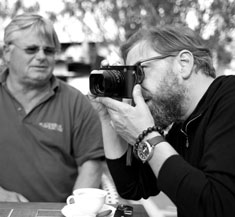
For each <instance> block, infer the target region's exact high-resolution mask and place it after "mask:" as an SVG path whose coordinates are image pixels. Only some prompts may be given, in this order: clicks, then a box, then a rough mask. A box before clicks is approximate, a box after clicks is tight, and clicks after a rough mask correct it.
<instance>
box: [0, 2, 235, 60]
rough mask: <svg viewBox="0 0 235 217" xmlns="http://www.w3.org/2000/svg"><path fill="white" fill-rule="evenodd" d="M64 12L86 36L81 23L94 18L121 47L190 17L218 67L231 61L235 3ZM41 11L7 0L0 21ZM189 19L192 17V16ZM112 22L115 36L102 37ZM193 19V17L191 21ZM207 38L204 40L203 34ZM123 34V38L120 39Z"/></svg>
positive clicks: (112, 5)
mask: <svg viewBox="0 0 235 217" xmlns="http://www.w3.org/2000/svg"><path fill="white" fill-rule="evenodd" d="M62 1H63V3H64V9H63V10H62V11H61V12H60V13H59V15H60V16H61V15H64V14H69V15H70V16H73V17H76V19H78V20H79V21H80V22H81V23H82V24H83V25H84V28H83V29H84V31H85V32H86V33H87V34H89V33H91V32H92V31H93V30H92V28H91V27H89V26H88V25H87V24H86V22H84V16H85V15H86V13H87V12H91V13H92V14H93V15H94V18H95V21H96V25H97V27H98V28H99V30H100V32H101V33H102V35H103V40H104V41H106V42H107V43H110V42H112V43H115V44H120V43H121V42H122V41H123V40H125V39H126V38H128V37H129V35H131V34H132V33H133V32H135V31H136V30H137V29H138V28H139V27H141V26H149V25H156V24H163V25H164V24H176V23H181V24H185V25H188V23H187V20H188V18H190V15H189V14H190V13H191V12H193V15H194V16H195V17H196V20H195V19H194V21H192V22H193V23H191V24H194V29H195V31H197V32H198V33H199V34H200V35H201V36H202V37H203V38H204V39H205V40H206V41H207V44H208V45H209V46H210V48H212V49H213V50H214V51H217V52H216V53H219V55H217V57H218V58H219V59H218V60H219V61H220V60H221V61H220V62H221V63H228V62H229V61H230V60H231V53H230V51H228V50H227V49H226V47H227V46H228V45H229V43H232V42H234V41H233V40H231V39H232V37H231V34H232V30H233V31H234V29H235V2H234V0H207V1H204V0H62ZM39 10H40V5H39V4H38V3H37V2H36V3H35V5H33V6H31V7H28V8H26V7H25V6H24V4H23V0H17V2H16V3H15V5H14V7H13V8H9V7H8V0H5V2H0V17H2V18H5V17H7V16H9V17H12V16H14V15H15V14H17V13H18V12H19V11H36V12H38V11H39ZM47 14H48V16H49V17H50V19H51V20H53V21H55V22H56V20H57V18H58V14H56V13H55V12H53V11H48V12H47ZM191 16H192V13H191ZM110 18H112V19H113V20H114V22H115V25H116V29H117V34H116V37H115V38H112V39H109V38H108V37H106V36H105V31H107V30H105V29H104V22H105V20H107V19H110ZM191 18H192V17H191ZM208 30H210V34H209V35H207V36H205V32H206V31H207V32H208ZM123 32H124V36H123Z"/></svg>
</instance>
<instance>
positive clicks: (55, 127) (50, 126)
mask: <svg viewBox="0 0 235 217" xmlns="http://www.w3.org/2000/svg"><path fill="white" fill-rule="evenodd" d="M39 126H41V127H43V128H46V129H48V130H55V131H59V132H63V127H62V125H61V124H57V123H49V122H45V123H42V122H40V123H39Z"/></svg>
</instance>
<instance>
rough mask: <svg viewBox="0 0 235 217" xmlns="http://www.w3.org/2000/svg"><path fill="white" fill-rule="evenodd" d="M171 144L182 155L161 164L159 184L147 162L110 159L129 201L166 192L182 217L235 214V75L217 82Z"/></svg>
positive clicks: (170, 135)
mask: <svg viewBox="0 0 235 217" xmlns="http://www.w3.org/2000/svg"><path fill="white" fill-rule="evenodd" d="M166 139H167V141H168V142H169V143H170V144H171V145H172V146H173V147H174V148H175V149H176V150H177V151H178V153H179V154H180V155H174V156H172V157H170V158H168V159H167V160H166V162H165V163H164V164H163V166H162V168H161V170H160V172H159V177H158V180H157V179H156V177H155V176H154V174H153V172H152V171H151V169H150V167H149V165H148V164H144V165H143V164H142V163H141V162H140V161H138V160H137V159H135V158H134V159H133V162H132V165H131V166H126V164H125V156H123V157H122V158H120V159H117V160H107V162H108V165H109V168H110V170H111V174H112V176H113V178H114V180H115V184H116V186H117V189H118V192H119V193H120V195H121V196H123V197H124V198H128V199H140V198H142V197H143V198H147V197H149V196H151V195H156V194H158V193H159V190H161V191H163V192H164V193H165V194H166V195H168V196H169V198H170V199H171V200H172V201H173V202H174V203H175V205H176V206H177V209H178V216H179V217H186V216H188V217H193V216H195V217H212V216H213V217H230V216H231V217H234V216H235V76H221V77H218V78H217V79H215V81H214V82H213V83H212V84H211V85H210V87H209V88H208V90H207V92H206V93H205V94H204V96H203V97H202V99H201V100H200V102H199V104H198V105H197V107H196V109H195V110H194V112H193V113H192V114H191V115H190V117H189V118H188V120H187V121H185V122H184V123H183V124H174V125H173V127H172V128H171V130H170V131H169V133H168V135H167V136H166Z"/></svg>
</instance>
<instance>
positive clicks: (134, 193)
mask: <svg viewBox="0 0 235 217" xmlns="http://www.w3.org/2000/svg"><path fill="white" fill-rule="evenodd" d="M106 161H107V165H108V168H109V170H110V173H111V176H112V178H113V180H114V183H115V185H116V188H117V191H118V193H119V195H120V196H121V197H122V198H124V199H130V200H139V199H141V198H144V199H146V198H148V197H150V196H154V195H157V194H158V193H159V190H158V187H157V179H156V177H155V175H154V173H153V171H152V169H151V168H150V166H149V164H147V163H146V164H143V163H142V162H140V161H139V160H138V159H136V158H135V157H133V159H132V163H131V165H130V166H127V165H126V154H125V155H123V156H122V157H121V158H119V159H112V160H111V159H106Z"/></svg>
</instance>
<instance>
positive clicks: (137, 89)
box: [133, 84, 145, 105]
mask: <svg viewBox="0 0 235 217" xmlns="http://www.w3.org/2000/svg"><path fill="white" fill-rule="evenodd" d="M133 99H134V102H135V104H136V105H141V104H145V101H144V98H143V95H142V92H141V86H140V85H139V84H136V85H135V86H134V88H133Z"/></svg>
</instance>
